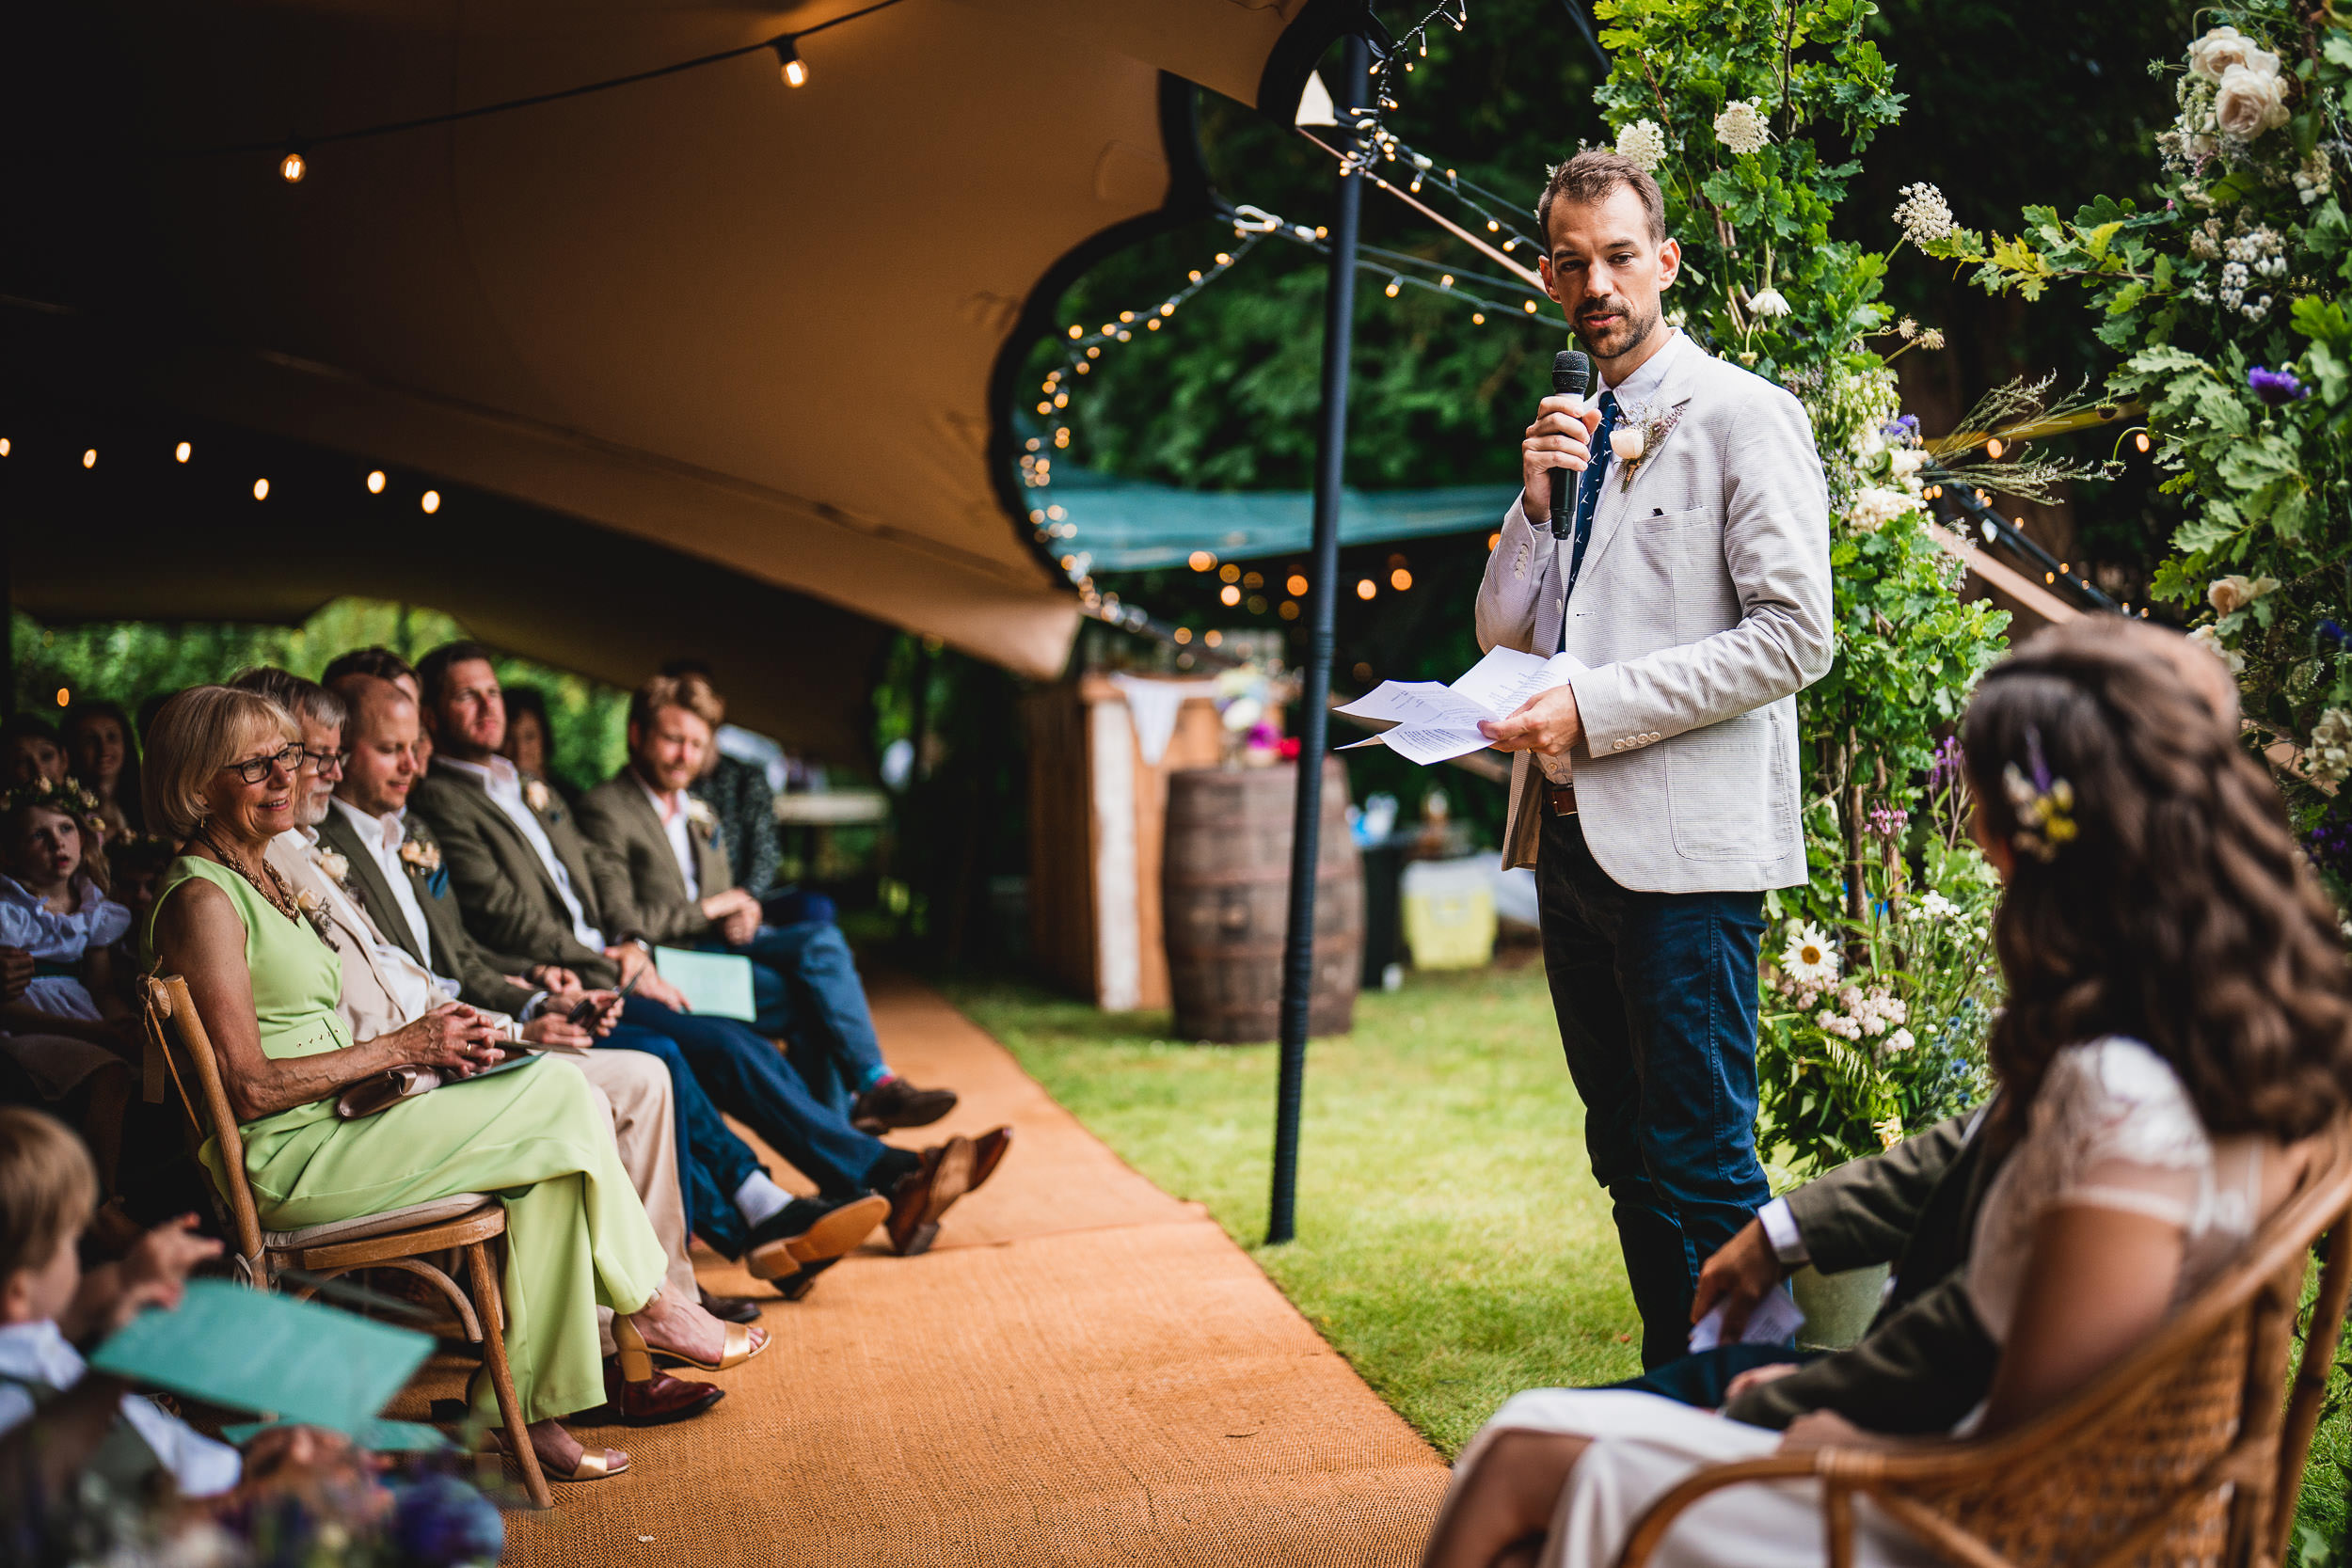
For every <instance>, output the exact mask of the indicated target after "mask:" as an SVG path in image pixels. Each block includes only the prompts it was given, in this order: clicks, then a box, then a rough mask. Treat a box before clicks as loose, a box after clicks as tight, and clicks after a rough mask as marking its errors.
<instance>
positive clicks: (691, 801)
mask: <svg viewBox="0 0 2352 1568" xmlns="http://www.w3.org/2000/svg"><path fill="white" fill-rule="evenodd" d="M686 820H687V821H688V823H690V824H691V825H692V826H694V827H697V828H700V829H701V830H702V831H703V832H707V833H715V832H718V831H719V814H718V813H717V812H715V811H712V810H711V809H710V802H709V801H707V800H696V799H695V798H694V797H693V796H691V795H689V796H688V797H687V798H686Z"/></svg>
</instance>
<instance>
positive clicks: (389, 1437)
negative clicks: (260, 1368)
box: [220, 1418, 457, 1453]
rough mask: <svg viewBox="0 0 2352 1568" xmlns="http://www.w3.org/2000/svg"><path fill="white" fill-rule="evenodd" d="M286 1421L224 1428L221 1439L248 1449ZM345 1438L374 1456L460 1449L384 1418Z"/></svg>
mask: <svg viewBox="0 0 2352 1568" xmlns="http://www.w3.org/2000/svg"><path fill="white" fill-rule="evenodd" d="M285 1424H286V1423H285V1422H283V1421H246V1422H244V1423H243V1424H241V1425H238V1426H232V1427H223V1428H221V1429H220V1434H221V1436H222V1437H223V1438H224V1439H226V1440H227V1441H229V1442H230V1443H233V1444H235V1445H236V1446H237V1447H238V1448H241V1449H242V1448H244V1447H245V1446H246V1444H247V1443H250V1442H252V1441H253V1439H255V1438H256V1437H259V1436H260V1435H261V1434H262V1433H265V1432H267V1431H269V1430H270V1428H272V1427H275V1426H283V1425H285ZM345 1435H347V1436H349V1437H350V1439H351V1440H352V1441H353V1442H355V1443H357V1444H358V1445H359V1446H360V1447H361V1448H363V1449H368V1450H369V1451H370V1452H373V1453H440V1452H443V1451H445V1450H447V1449H453V1448H455V1447H457V1445H456V1444H454V1443H453V1442H451V1441H450V1440H449V1439H448V1438H447V1437H445V1436H443V1435H442V1433H441V1429H440V1428H438V1427H429V1426H425V1425H423V1424H422V1423H421V1422H418V1421H388V1420H384V1419H382V1418H375V1419H372V1420H366V1421H362V1422H360V1423H359V1427H358V1431H356V1432H352V1433H346V1434H345Z"/></svg>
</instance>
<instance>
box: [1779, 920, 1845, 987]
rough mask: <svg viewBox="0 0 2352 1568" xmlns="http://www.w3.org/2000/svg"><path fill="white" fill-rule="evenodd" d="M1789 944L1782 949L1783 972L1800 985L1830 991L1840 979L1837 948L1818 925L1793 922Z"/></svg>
mask: <svg viewBox="0 0 2352 1568" xmlns="http://www.w3.org/2000/svg"><path fill="white" fill-rule="evenodd" d="M1791 926H1792V928H1791V929H1790V931H1789V933H1788V946H1786V947H1784V948H1782V949H1781V950H1780V969H1781V973H1782V974H1786V975H1788V978H1789V979H1791V980H1793V981H1795V982H1796V983H1797V984H1798V985H1801V986H1812V987H1815V988H1817V989H1820V990H1827V989H1828V988H1829V987H1831V986H1833V985H1835V984H1836V981H1837V949H1836V948H1835V947H1832V946H1831V945H1830V943H1829V938H1828V936H1827V935H1825V934H1824V933H1823V932H1822V930H1821V928H1820V927H1819V926H1816V925H1814V924H1812V923H1811V922H1810V921H1808V922H1805V923H1804V924H1803V925H1797V924H1795V923H1793V922H1792V923H1791Z"/></svg>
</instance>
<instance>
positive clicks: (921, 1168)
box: [890, 1132, 972, 1258]
mask: <svg viewBox="0 0 2352 1568" xmlns="http://www.w3.org/2000/svg"><path fill="white" fill-rule="evenodd" d="M971 1190H972V1140H971V1139H969V1138H967V1137H965V1136H964V1135H963V1134H962V1133H961V1132H959V1133H957V1134H956V1135H955V1136H954V1137H952V1138H949V1139H948V1140H947V1141H946V1143H944V1144H935V1145H933V1146H932V1147H931V1148H927V1149H925V1150H924V1151H923V1163H922V1164H919V1165H916V1166H915V1167H914V1169H913V1170H911V1171H909V1172H907V1173H906V1175H904V1176H902V1177H900V1178H899V1179H898V1185H897V1186H896V1187H894V1188H892V1189H891V1192H890V1244H891V1245H892V1246H893V1247H895V1248H897V1249H898V1256H899V1257H901V1258H913V1257H915V1256H916V1255H918V1254H920V1253H925V1252H929V1251H930V1247H931V1243H932V1242H933V1241H934V1240H936V1239H937V1237H938V1235H939V1222H940V1219H941V1217H942V1216H943V1215H945V1214H946V1212H947V1211H948V1210H949V1209H950V1208H952V1207H954V1205H955V1201H956V1199H958V1198H960V1197H961V1196H963V1195H964V1194H966V1193H968V1192H970V1191H971Z"/></svg>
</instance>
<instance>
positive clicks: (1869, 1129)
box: [1756, 741, 2000, 1190]
mask: <svg viewBox="0 0 2352 1568" xmlns="http://www.w3.org/2000/svg"><path fill="white" fill-rule="evenodd" d="M1967 817H1968V796H1967V785H1966V784H1965V782H1964V776H1963V771H1962V768H1961V755H1960V745H1959V742H1957V741H1947V742H1945V743H1944V745H1943V746H1942V747H1941V748H1939V749H1938V750H1937V752H1936V756H1935V762H1934V765H1933V766H1932V768H1931V769H1930V789H1929V794H1928V799H1927V803H1926V806H1925V809H1924V812H1923V813H1922V816H1921V820H1920V821H1918V822H1917V823H1916V824H1915V823H1914V821H1913V818H1912V814H1911V813H1910V812H1908V811H1905V810H1904V809H1902V808H1901V807H1898V806H1885V805H1882V806H1879V807H1877V808H1875V809H1874V810H1873V811H1872V812H1871V814H1870V816H1869V818H1868V821H1867V832H1868V833H1869V836H1870V838H1871V839H1872V841H1873V842H1874V843H1875V844H1876V845H1877V846H1878V847H1879V853H1878V854H1877V855H1876V856H1874V857H1873V859H1872V861H1871V863H1870V869H1869V871H1868V874H1867V891H1868V899H1867V912H1866V914H1865V916H1864V919H1863V920H1862V922H1861V924H1860V926H1859V927H1857V928H1856V929H1855V930H1854V932H1853V934H1852V935H1851V936H1850V937H1849V938H1848V940H1847V942H1846V943H1845V945H1844V946H1843V948H1842V949H1841V947H1840V946H1839V945H1838V944H1837V943H1836V942H1834V941H1833V940H1832V939H1831V937H1830V936H1829V934H1828V933H1827V932H1826V931H1825V930H1824V929H1823V928H1822V927H1821V926H1820V923H1819V922H1816V921H1812V920H1806V919H1802V918H1792V919H1789V920H1788V921H1787V922H1786V924H1785V926H1784V928H1783V945H1782V946H1781V948H1780V950H1779V952H1778V954H1777V955H1776V961H1774V962H1773V963H1772V965H1771V967H1770V969H1769V970H1768V971H1767V974H1766V977H1765V990H1764V1006H1763V1009H1762V1013H1761V1017H1760V1027H1759V1029H1758V1031H1757V1045H1756V1068H1757V1071H1758V1074H1759V1075H1760V1076H1761V1077H1762V1078H1763V1079H1764V1081H1765V1082H1767V1083H1768V1084H1773V1085H1778V1092H1777V1093H1775V1094H1771V1095H1768V1096H1767V1097H1766V1101H1765V1106H1764V1114H1763V1116H1762V1117H1760V1118H1759V1126H1758V1128H1757V1134H1756V1144H1757V1149H1758V1152H1759V1153H1760V1154H1761V1155H1762V1156H1763V1159H1764V1162H1765V1166H1766V1169H1767V1172H1768V1174H1769V1175H1770V1176H1771V1177H1772V1184H1773V1186H1774V1188H1775V1189H1776V1190H1786V1189H1787V1188H1788V1187H1789V1186H1793V1185H1795V1184H1796V1183H1797V1182H1799V1181H1801V1180H1805V1179H1806V1178H1807V1177H1809V1176H1811V1175H1813V1174H1814V1173H1816V1172H1818V1171H1820V1170H1824V1169H1827V1168H1828V1167H1830V1166H1832V1165H1836V1164H1842V1163H1843V1162H1845V1161H1847V1160H1850V1159H1852V1158H1854V1157H1855V1156H1856V1155H1860V1154H1866V1153H1870V1152H1874V1151H1875V1150H1877V1149H1880V1148H1884V1147H1886V1146H1887V1145H1889V1144H1892V1143H1894V1142H1895V1141H1896V1140H1897V1139H1899V1138H1900V1137H1902V1136H1903V1135H1904V1134H1905V1133H1907V1132H1915V1131H1917V1130H1918V1129H1920V1128H1922V1127H1925V1126H1928V1125H1930V1124H1931V1123H1933V1122H1936V1121H1939V1120H1941V1119H1943V1118H1944V1117H1948V1116H1953V1115H1956V1114H1957V1113H1959V1112H1961V1111H1963V1110H1965V1109H1966V1108H1967V1107H1968V1106H1969V1105H1971V1104H1973V1103H1974V1102H1975V1101H1977V1099H1978V1098H1979V1096H1980V1095H1981V1094H1982V1093H1983V1091H1984V1087H1985V1058H1984V1040H1985V1035H1986V1032H1987V1030H1988V1029H1989V1028H1990V1027H1991V1025H1992V1022H1993V1014H1994V1008H1995V1006H1997V1001H1998V998H1997V982H1998V975H1997V974H1996V972H1995V967H1994V963H1993V958H1992V953H1993V947H1992V924H1993V911H1994V905H1996V904H1997V903H1998V902H1999V900H2000V885H1999V882H1998V880H1997V879H1995V877H1994V874H1993V871H1992V868H1991V867H1990V866H1989V865H1987V864H1986V863H1985V861H1984V858H1983V856H1981V855H1979V853H1978V852H1977V851H1976V848H1975V846H1974V845H1973V844H1972V843H1970V841H1969V839H1968V836H1967V827H1966V823H1967ZM1914 850H1916V852H1917V858H1918V869H1917V871H1916V872H1915V871H1914V868H1913V863H1912V851H1914Z"/></svg>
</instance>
